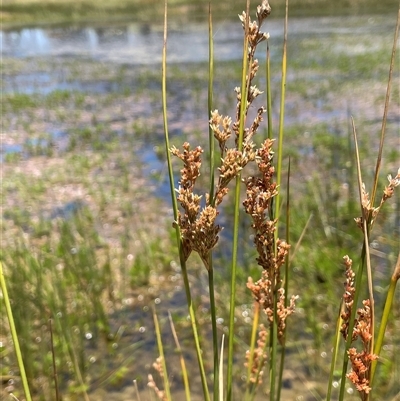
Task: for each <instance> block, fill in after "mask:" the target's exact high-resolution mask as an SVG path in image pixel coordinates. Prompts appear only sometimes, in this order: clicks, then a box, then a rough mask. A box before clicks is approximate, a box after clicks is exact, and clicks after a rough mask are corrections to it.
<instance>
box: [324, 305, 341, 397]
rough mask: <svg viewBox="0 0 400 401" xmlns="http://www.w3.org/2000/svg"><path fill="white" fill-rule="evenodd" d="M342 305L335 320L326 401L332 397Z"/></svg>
mask: <svg viewBox="0 0 400 401" xmlns="http://www.w3.org/2000/svg"><path fill="white" fill-rule="evenodd" d="M342 305H343V302H342V303H341V304H340V307H339V313H338V318H337V322H336V334H335V344H334V346H333V355H332V361H331V369H330V372H329V381H328V391H327V395H326V401H330V399H331V397H332V387H333V377H334V374H335V366H336V361H337V356H338V351H339V344H340V335H341V333H340V327H341V326H342V318H341V313H342Z"/></svg>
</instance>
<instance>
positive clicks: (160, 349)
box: [153, 309, 172, 401]
mask: <svg viewBox="0 0 400 401" xmlns="http://www.w3.org/2000/svg"><path fill="white" fill-rule="evenodd" d="M153 319H154V330H155V332H156V337H157V347H158V353H159V354H160V359H161V366H162V378H163V381H164V391H165V397H166V399H167V400H168V401H171V400H172V398H171V389H170V385H169V379H168V371H167V364H166V362H165V356H164V346H163V342H162V339H161V329H160V324H159V322H158V318H157V313H156V310H155V309H154V310H153Z"/></svg>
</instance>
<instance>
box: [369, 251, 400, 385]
mask: <svg viewBox="0 0 400 401" xmlns="http://www.w3.org/2000/svg"><path fill="white" fill-rule="evenodd" d="M399 279H400V253H399V255H398V257H397V263H396V267H395V269H394V273H393V275H392V277H391V279H390V284H389V289H388V292H387V296H386V301H385V307H384V309H383V314H382V318H381V321H380V325H379V333H378V337H377V339H376V342H375V348H374V354H375V355H380V353H381V349H382V344H383V340H384V338H385V332H386V326H387V322H388V319H389V314H390V310H391V309H392V304H393V299H394V294H395V290H396V285H397V282H398V281H399ZM377 363H378V360H374V361H372V365H371V374H370V384H371V386H372V384H373V380H374V377H375V371H376V366H377Z"/></svg>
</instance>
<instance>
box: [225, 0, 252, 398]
mask: <svg viewBox="0 0 400 401" xmlns="http://www.w3.org/2000/svg"><path fill="white" fill-rule="evenodd" d="M249 9H250V0H247V3H246V24H245V34H244V39H243V59H242V85H241V101H240V123H239V138H238V150H239V151H241V150H242V148H243V136H244V127H245V114H246V102H247V84H246V77H247V70H248V61H247V51H248V50H247V49H248V35H249ZM240 187H241V175H240V173H239V174H238V175H237V177H236V183H235V210H234V222H233V239H232V264H231V288H230V302H229V341H228V366H227V400H228V401H231V400H232V379H233V342H234V335H233V333H234V322H235V306H236V269H237V255H238V244H239V205H240Z"/></svg>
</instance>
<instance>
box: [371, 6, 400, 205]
mask: <svg viewBox="0 0 400 401" xmlns="http://www.w3.org/2000/svg"><path fill="white" fill-rule="evenodd" d="M399 26H400V6H399V10H398V12H397V21H396V28H395V31H394V39H393V47H392V57H391V60H390V67H389V78H388V84H387V88H386V96H385V107H384V109H383V117H382V127H381V135H380V143H379V151H378V157H377V159H376V167H375V177H374V183H373V188H372V191H371V205H373V204H374V203H375V197H376V190H377V188H378V179H379V171H380V167H381V161H382V152H383V142H384V140H385V132H386V122H387V115H388V112H389V100H390V92H391V88H392V76H393V69H394V63H395V60H396V49H397V39H398V36H399Z"/></svg>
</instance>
